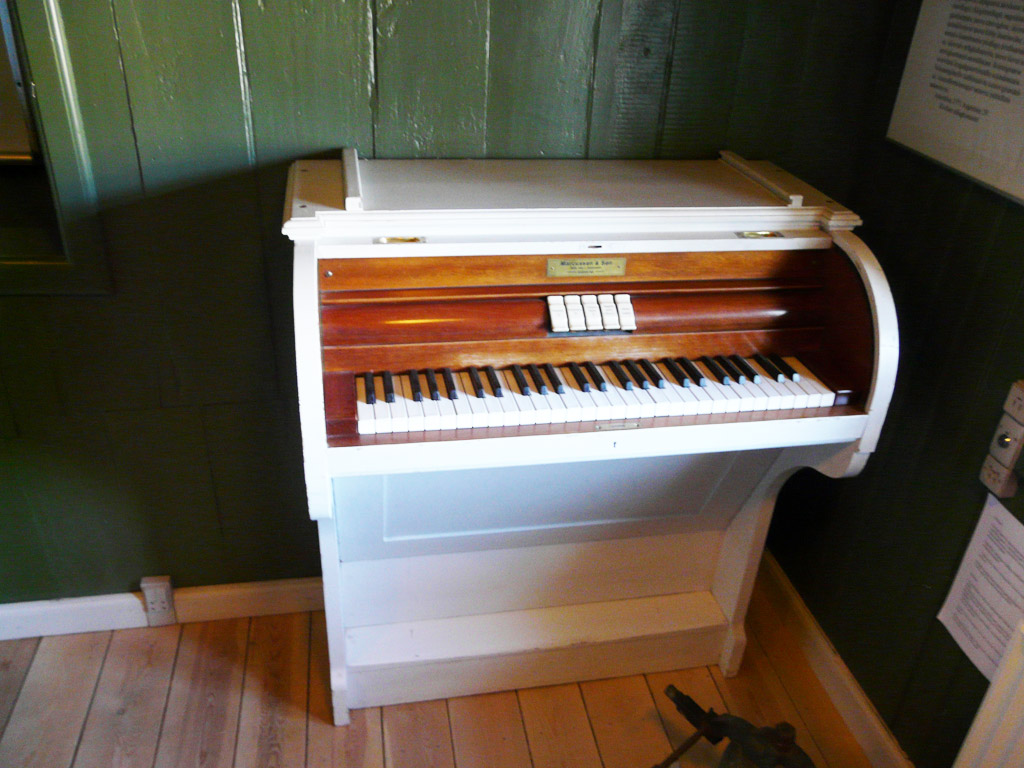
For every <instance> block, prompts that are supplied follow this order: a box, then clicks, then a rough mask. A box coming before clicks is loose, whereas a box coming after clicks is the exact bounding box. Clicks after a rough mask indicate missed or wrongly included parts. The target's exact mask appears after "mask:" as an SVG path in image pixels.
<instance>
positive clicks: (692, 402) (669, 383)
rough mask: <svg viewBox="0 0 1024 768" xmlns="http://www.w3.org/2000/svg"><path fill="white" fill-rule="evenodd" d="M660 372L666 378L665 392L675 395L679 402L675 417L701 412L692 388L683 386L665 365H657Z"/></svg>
mask: <svg viewBox="0 0 1024 768" xmlns="http://www.w3.org/2000/svg"><path fill="white" fill-rule="evenodd" d="M654 365H655V367H657V369H658V371H660V372H661V375H662V376H663V377H664V378H665V391H666V392H669V393H671V394H672V395H674V396H675V397H676V398H677V399H678V401H679V406H678V413H675V412H673V413H672V414H671V415H673V416H676V415H678V416H695V415H697V414H698V413H699V412H700V406H699V405H698V403H699V401H698V400H697V398H696V397H694V394H693V393H692V392H691V391H690V389H691V387H684V386H683V385H682V384H680V383H679V382H677V381H676V378H675V376H673V375H672V372H671V371H670V370H669V369H668V366H666V365H665V364H664V363H655V364H654Z"/></svg>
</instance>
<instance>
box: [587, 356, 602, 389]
mask: <svg viewBox="0 0 1024 768" xmlns="http://www.w3.org/2000/svg"><path fill="white" fill-rule="evenodd" d="M583 367H584V368H586V369H587V373H589V374H590V378H591V380H592V381H593V382H594V384H595V385H597V388H598V389H599V390H601V391H602V392H607V391H608V382H607V381H605V380H604V376H602V375H601V371H599V370H598V369H597V366H596V365H594V364H593V363H592V362H590V361H589V360H588V361H587V362H585V363H584V364H583Z"/></svg>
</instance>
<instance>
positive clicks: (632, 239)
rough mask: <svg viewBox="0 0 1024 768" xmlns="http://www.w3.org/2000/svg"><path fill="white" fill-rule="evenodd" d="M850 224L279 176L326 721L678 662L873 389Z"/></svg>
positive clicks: (691, 192) (653, 175) (873, 426)
mask: <svg viewBox="0 0 1024 768" xmlns="http://www.w3.org/2000/svg"><path fill="white" fill-rule="evenodd" d="M859 223H860V222H859V219H858V218H857V217H856V215H855V214H853V213H852V212H851V211H849V210H848V209H846V208H845V207H843V206H841V205H840V204H838V203H836V202H835V201H833V200H831V199H829V198H827V197H826V196H824V195H822V194H821V193H819V192H818V191H816V190H814V189H813V188H811V187H809V186H808V185H806V184H804V183H803V182H801V181H799V180H798V179H796V178H794V177H792V176H790V175H789V174H787V173H785V172H784V171H782V170H781V169H779V168H777V167H775V166H773V165H772V164H770V163H764V162H747V161H745V160H743V159H742V158H739V157H737V156H736V155H734V154H732V153H728V152H723V153H722V157H721V158H720V159H719V160H714V161H611V160H363V159H360V158H358V157H357V156H356V153H355V152H353V151H351V150H346V151H345V152H344V153H343V156H342V159H341V160H340V161H334V160H305V161H300V162H298V163H296V164H295V165H294V166H293V167H292V169H291V173H290V179H289V191H288V199H287V202H286V211H285V225H284V232H285V234H287V235H288V236H289V237H290V238H292V240H293V241H294V247H295V265H294V312H295V340H296V361H297V376H298V387H299V413H300V422H301V428H302V446H303V454H304V466H305V473H306V487H307V494H308V502H309V509H310V514H311V516H312V517H313V518H314V519H315V520H316V521H317V524H318V529H319V541H320V552H321V560H322V566H323V582H324V604H325V611H326V617H327V632H328V648H329V654H330V667H331V689H332V693H333V697H334V715H335V722H337V723H339V724H340V723H344V722H347V719H348V709H349V708H354V707H364V706H371V705H380V704H389V703H396V702H400V701H410V700H416V699H427V698H437V697H445V696H453V695H461V694H468V693H479V692H484V691H492V690H500V689H507V688H514V687H524V686H532V685H543V684H551V683H558V682H567V681H572V680H582V679H592V678H598V677H607V676H612V675H621V674H631V673H637V672H650V671H657V670H665V669H672V668H680V667H687V666H695V665H703V664H709V663H718V664H720V666H721V668H722V670H723V672H724V673H725V674H727V675H729V674H735V672H736V671H737V669H738V667H739V663H740V659H741V657H742V653H743V648H744V644H745V634H744V629H743V620H744V616H745V613H746V607H747V603H748V601H749V598H750V593H751V589H752V585H753V579H754V576H755V573H756V569H757V565H758V562H759V560H760V556H761V553H762V550H763V546H764V539H765V535H766V533H767V528H768V524H769V522H770V519H771V514H772V509H773V507H774V503H775V498H776V495H777V493H778V491H779V489H780V487H781V486H782V484H783V482H784V481H785V480H786V479H787V478H788V477H789V476H790V475H791V474H792V473H793V472H794V471H796V470H797V469H799V468H801V467H814V468H816V469H818V470H819V471H821V472H824V473H826V474H828V475H830V476H833V477H840V476H844V475H849V474H854V473H856V472H858V471H859V470H860V469H861V467H862V466H863V464H864V461H865V460H866V458H867V456H868V455H869V454H870V453H871V452H872V451H873V450H874V448H875V445H876V442H877V440H878V434H879V430H880V429H881V425H882V421H883V419H884V417H885V412H886V409H887V407H888V403H889V399H890V396H891V394H892V388H893V384H894V379H895V371H896V358H897V348H898V339H897V329H896V319H895V312H894V308H893V303H892V298H891V295H890V293H889V289H888V287H887V284H886V282H885V278H884V276H883V274H882V272H881V269H880V268H879V266H878V263H877V262H876V260H875V258H874V257H873V255H872V254H871V252H870V251H869V250H868V248H867V247H866V246H865V245H864V244H863V243H862V242H861V241H860V240H859V239H858V238H857V237H856V236H855V235H854V234H852V232H851V230H852V229H853V228H854V227H855V226H856V225H857V224H859Z"/></svg>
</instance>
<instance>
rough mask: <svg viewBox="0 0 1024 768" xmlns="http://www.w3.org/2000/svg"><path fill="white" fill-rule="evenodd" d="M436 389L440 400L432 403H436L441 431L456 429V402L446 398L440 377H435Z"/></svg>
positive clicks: (445, 391)
mask: <svg viewBox="0 0 1024 768" xmlns="http://www.w3.org/2000/svg"><path fill="white" fill-rule="evenodd" d="M437 388H438V391H439V392H440V393H441V399H440V400H435V401H434V402H435V403H437V410H438V415H439V416H440V419H441V429H456V428H457V427H458V414H457V413H456V411H455V403H456V402H457V401H455V400H451V399H449V398H448V391H447V389H446V388H445V385H444V381H443V379H442V377H441V376H438V377H437Z"/></svg>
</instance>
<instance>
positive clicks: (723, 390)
mask: <svg viewBox="0 0 1024 768" xmlns="http://www.w3.org/2000/svg"><path fill="white" fill-rule="evenodd" d="M693 364H694V365H695V366H697V369H698V370H699V371H700V372H701V373H703V374H704V376H706V377H707V380H708V383H707V386H706V387H700V389H702V390H704V392H705V393H706V394H707V395H708V397H710V398H711V412H712V413H739V412H740V398H739V395H737V394H736V393H735V392H734V391H733V390H732V387H727V386H725V385H724V384H719V383H718V381H717V380H716V379H715V377H714V376H712V375H711V371H709V370H708V369H707V368H705V367H704V364H703V363H700V362H698V361H696V360H694V361H693Z"/></svg>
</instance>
